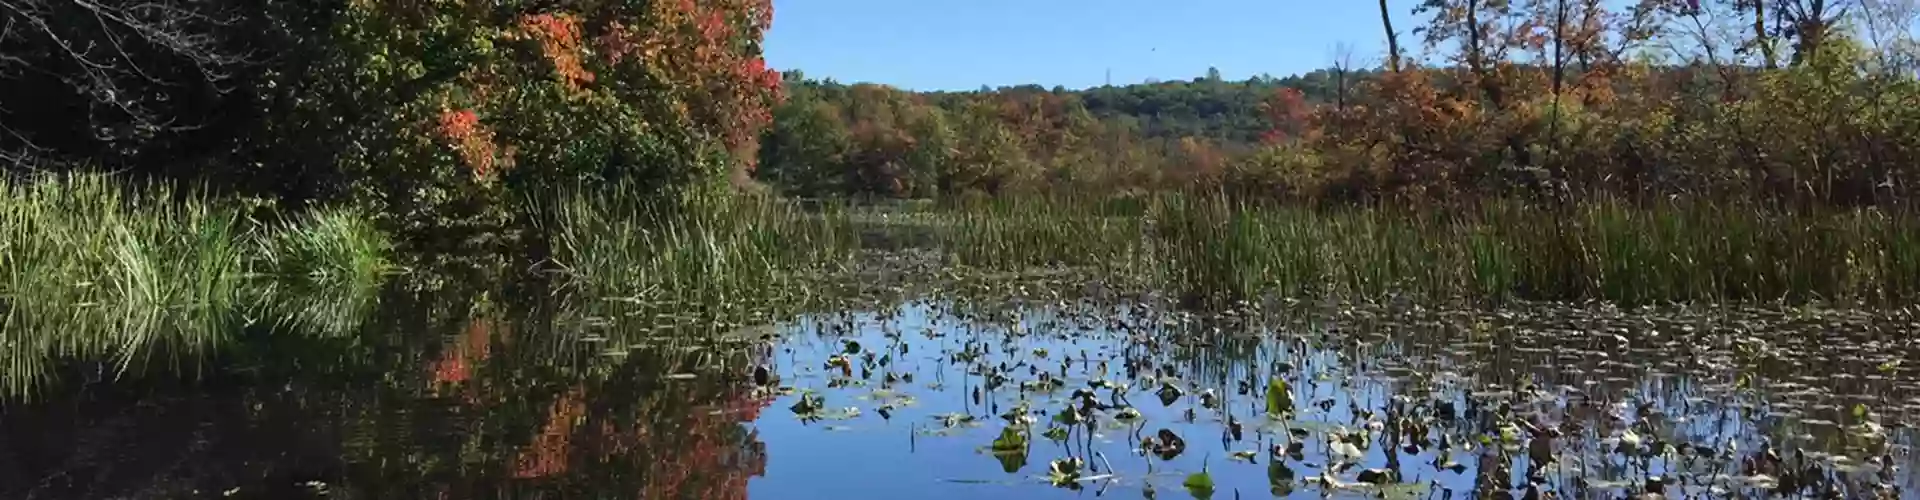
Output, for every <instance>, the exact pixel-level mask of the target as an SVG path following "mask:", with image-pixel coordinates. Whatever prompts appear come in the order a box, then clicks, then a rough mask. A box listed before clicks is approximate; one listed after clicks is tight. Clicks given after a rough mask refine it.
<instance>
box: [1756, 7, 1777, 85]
mask: <svg viewBox="0 0 1920 500" xmlns="http://www.w3.org/2000/svg"><path fill="white" fill-rule="evenodd" d="M1749 1H1751V2H1753V44H1754V45H1759V46H1760V55H1761V56H1763V57H1765V59H1766V65H1767V69H1775V68H1779V67H1780V59H1779V58H1778V56H1775V55H1774V53H1773V39H1772V38H1771V37H1769V36H1768V35H1767V2H1768V1H1769V0H1749Z"/></svg>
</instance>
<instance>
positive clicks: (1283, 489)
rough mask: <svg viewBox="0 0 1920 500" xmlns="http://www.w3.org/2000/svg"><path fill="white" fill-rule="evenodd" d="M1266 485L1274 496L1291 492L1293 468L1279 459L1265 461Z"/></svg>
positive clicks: (1282, 495) (1283, 495)
mask: <svg viewBox="0 0 1920 500" xmlns="http://www.w3.org/2000/svg"><path fill="white" fill-rule="evenodd" d="M1267 486H1268V487H1269V488H1271V489H1272V490H1273V496H1276V497H1285V496H1287V495H1291V494H1293V469H1292V468H1289V467H1287V464H1286V462H1283V461H1280V460H1269V461H1267Z"/></svg>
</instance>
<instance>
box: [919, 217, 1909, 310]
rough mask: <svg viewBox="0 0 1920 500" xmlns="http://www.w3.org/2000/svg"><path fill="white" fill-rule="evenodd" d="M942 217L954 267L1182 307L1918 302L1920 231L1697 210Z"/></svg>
mask: <svg viewBox="0 0 1920 500" xmlns="http://www.w3.org/2000/svg"><path fill="white" fill-rule="evenodd" d="M1012 206H1017V207H1018V208H1017V209H1009V208H1007V207H1005V206H994V207H986V208H970V209H963V210H957V211H954V212H952V213H949V214H947V215H944V216H943V217H945V218H946V219H947V222H946V223H944V224H935V226H937V227H943V228H946V230H947V232H946V233H944V236H943V237H942V238H941V241H942V243H943V244H944V245H946V246H947V248H946V251H947V252H949V253H950V254H951V255H953V256H954V257H955V259H956V260H957V261H958V262H961V263H964V264H967V265H971V266H979V267H986V268H1011V267H1019V266H1035V265H1079V266H1092V267H1096V268H1102V269H1110V270H1115V271H1121V272H1125V273H1127V274H1128V275H1129V276H1135V277H1138V276H1147V277H1151V278H1152V282H1153V284H1154V285H1155V286H1159V287H1161V288H1163V289H1165V290H1168V291H1173V292H1177V293H1179V294H1181V295H1182V296H1184V297H1186V298H1187V299H1189V300H1190V301H1201V302H1215V303H1218V302H1221V301H1227V300H1238V299H1250V298H1257V297H1258V296H1261V295H1264V294H1276V295H1281V296H1287V297H1309V296H1329V295H1333V296H1343V297H1350V298H1381V297H1386V296H1390V295H1391V296H1409V297H1417V298H1424V299H1433V300H1460V299H1465V300H1484V301H1500V300H1507V299H1516V298H1519V299H1545V300H1589V299H1591V300H1606V301H1610V302H1615V303H1621V304H1645V303H1657V302H1690V301H1708V302H1714V301H1738V302H1766V301H1788V302H1811V301H1822V302H1835V303H1852V304H1887V303H1894V302H1899V301H1903V300H1911V299H1913V298H1915V297H1916V292H1920V285H1915V283H1920V264H1917V263H1920V246H1916V245H1915V242H1916V241H1920V222H1916V219H1914V218H1911V217H1903V216H1901V215H1900V214H1897V213H1893V212H1888V211H1883V210H1878V209H1860V210H1845V211H1837V210H1836V211H1830V212H1811V213H1810V212H1789V211H1780V210H1768V209H1757V208H1752V207H1731V206H1720V205H1712V204H1706V203H1658V204H1648V205H1635V204H1629V203H1625V202H1619V201H1610V200H1601V201H1593V202H1588V203H1584V204H1577V205H1571V206H1553V207H1547V206H1537V205H1530V204H1525V203H1520V202H1499V203H1489V204H1486V205H1484V206H1481V207H1478V208H1474V209H1444V210H1442V209H1434V210H1424V209H1413V208H1393V207H1378V208H1356V207H1347V208H1330V209H1313V208H1301V207H1288V206H1266V205H1253V204H1242V203H1234V202H1229V201H1225V200H1221V199H1217V198H1207V197H1180V196H1168V197H1162V198H1157V199H1154V200H1151V201H1150V202H1149V203H1148V204H1147V206H1146V207H1145V208H1144V209H1143V210H1142V211H1141V214H1140V215H1131V214H1126V215H1114V214H1102V213H1099V212H1098V211H1097V210H1094V209H1092V208H1089V207H1087V206H1084V205H1081V206H1076V205H1072V204H1064V203H1027V204H1020V205H1012Z"/></svg>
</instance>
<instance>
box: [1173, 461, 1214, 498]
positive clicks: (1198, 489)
mask: <svg viewBox="0 0 1920 500" xmlns="http://www.w3.org/2000/svg"><path fill="white" fill-rule="evenodd" d="M1180 485H1181V486H1184V487H1186V488H1187V493H1191V494H1193V497H1194V498H1213V475H1211V474H1207V469H1206V468H1204V467H1203V468H1201V469H1200V472H1195V473H1192V474H1188V475H1187V480H1186V481H1181V482H1180Z"/></svg>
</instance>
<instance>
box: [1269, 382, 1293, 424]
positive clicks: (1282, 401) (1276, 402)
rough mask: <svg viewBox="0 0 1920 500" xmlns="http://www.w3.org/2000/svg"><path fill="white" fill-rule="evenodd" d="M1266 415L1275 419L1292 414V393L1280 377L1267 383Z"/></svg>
mask: <svg viewBox="0 0 1920 500" xmlns="http://www.w3.org/2000/svg"><path fill="white" fill-rule="evenodd" d="M1267 414H1268V415H1272V416H1276V417H1284V416H1287V415H1292V414H1293V392H1292V391H1289V390H1288V389H1287V381H1286V380H1283V379H1281V378H1280V377H1274V378H1273V379H1272V380H1268V381H1267Z"/></svg>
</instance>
